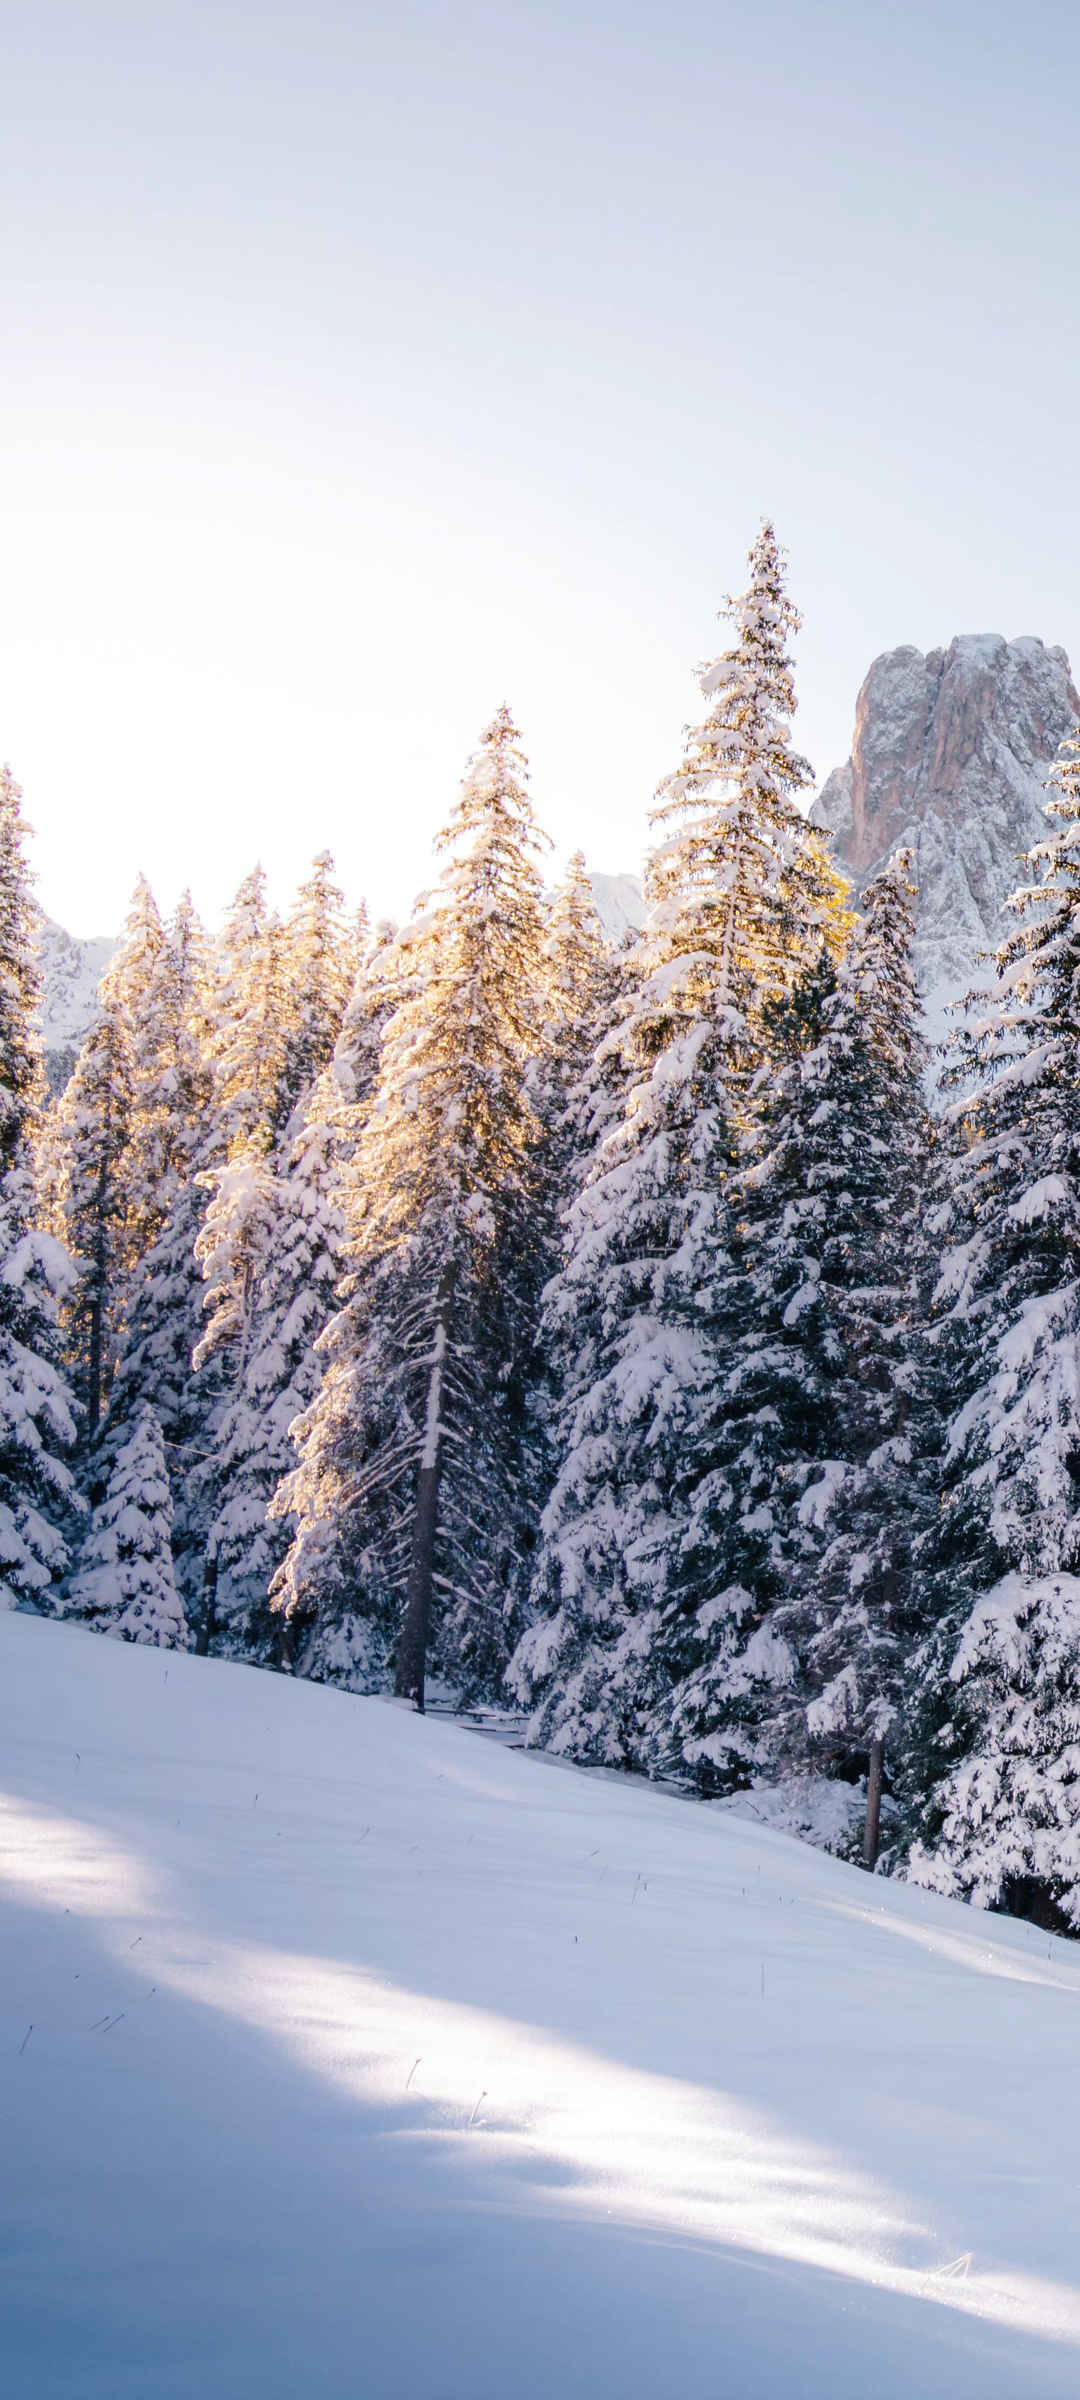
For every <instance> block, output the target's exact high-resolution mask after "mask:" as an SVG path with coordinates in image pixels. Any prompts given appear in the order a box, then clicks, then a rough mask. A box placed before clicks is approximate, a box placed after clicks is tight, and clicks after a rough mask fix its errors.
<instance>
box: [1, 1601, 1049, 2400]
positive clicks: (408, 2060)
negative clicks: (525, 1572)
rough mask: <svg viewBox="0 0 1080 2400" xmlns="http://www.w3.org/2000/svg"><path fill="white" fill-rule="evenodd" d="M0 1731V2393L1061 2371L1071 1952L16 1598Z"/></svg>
mask: <svg viewBox="0 0 1080 2400" xmlns="http://www.w3.org/2000/svg"><path fill="white" fill-rule="evenodd" d="M0 1720H2V1741H3V1755H4V1760H5V1770H4V1786H5V1793H4V1799H3V1803H2V1816H0V1891H2V1894H3V1901H2V1912H0V1991H2V1999H0V2049H2V2054H3V2062H4V2064H3V2096H4V2097H3V2106H4V2136H3V2143H4V2157H5V2164H6V2169H7V2171H6V2173H5V2176H4V2178H3V2203H2V2218H0V2321H2V2324H3V2349H4V2356H5V2365H6V2380H5V2389H6V2390H7V2391H9V2392H10V2393H11V2395H12V2400H193V2396H194V2395H195V2394H196V2393H197V2394H198V2395H199V2400H254V2395H255V2394H258V2395H259V2396H260V2400H299V2396H300V2395H305V2396H306V2395H307V2394H309V2393H310V2394H311V2395H312V2396H313V2400H314V2395H318V2400H346V2395H347V2396H348V2400H355V2395H356V2394H357V2393H359V2392H363V2393H364V2394H369V2395H371V2400H508V2396H509V2395H513V2396H514V2400H550V2396H551V2395H555V2394H557V2395H559V2400H585V2395H586V2394H588V2395H589V2396H590V2400H616V2396H617V2400H624V2396H625V2395H626V2394H628V2393H634V2394H641V2395H643V2396H644V2395H648V2400H684V2396H685V2395H686V2394H688V2393H696V2392H701V2393H710V2394H711V2393H714V2392H715V2393H718V2394H723V2395H724V2396H725V2400H728V2396H729V2395H730V2400H908V2396H909V2395H914V2394H918V2395H919V2396H920V2400H938V2396H940V2400H945V2395H946V2394H947V2395H948V2396H949V2400H1021V2396H1023V2400H1030V2396H1031V2395H1032V2394H1034V2393H1036V2392H1038V2393H1039V2394H1040V2396H1041V2400H1065V2396H1066V2395H1069V2396H1070V2400H1071V2395H1073V2394H1074V2393H1075V2390H1076V2388H1077V2378H1078V2373H1080V2284H1078V2277H1077V2267H1076V2259H1077V2222H1076V2219H1077V2207H1076V2168H1075V2152H1076V2142H1077V2124H1076V2117H1077V2102H1076V2099H1075V2082H1076V2079H1075V2051H1076V2025H1077V2010H1078V2006H1080V1952H1078V1951H1077V1950H1076V1949H1075V1948H1074V1947H1072V1946H1071V1945H1068V1944H1065V1943H1060V1942H1057V1941H1054V1940H1049V1941H1048V1939H1047V1937H1046V1936H1045V1935H1041V1934H1038V1933H1036V1932H1035V1931H1034V1929H1032V1928H1031V1927H1027V1926H1022V1925H1018V1924H1014V1923H1011V1922H1007V1921H1005V1920H1000V1919H993V1920H990V1919H986V1918H980V1917H978V1916H976V1915H974V1914H973V1913H972V1912H970V1911H967V1910H965V1909H963V1908H961V1907H958V1906H955V1905H952V1904H950V1903H947V1902H944V1901H938V1900H934V1899H932V1898H930V1897H928V1896H926V1895H923V1894H919V1893H916V1892H914V1891H912V1890H908V1889H906V1888H903V1887H901V1886H890V1885H888V1884H884V1883H882V1882H880V1881H878V1882H874V1883H870V1882H868V1881H867V1879H866V1878H865V1877H864V1876H862V1875H860V1874H859V1873H858V1872H857V1871H856V1870H855V1869H853V1868H847V1867H844V1866H842V1865H840V1864H838V1863H837V1862H836V1861H834V1860H831V1859H828V1858H825V1857H823V1856H821V1855H819V1854H817V1853H814V1852H812V1851H810V1850H807V1849H804V1848H801V1847H800V1846H798V1845H797V1844H795V1843H794V1842H791V1841H789V1840H787V1839H785V1838H784V1837H783V1836H782V1835H778V1834H775V1833H769V1832H767V1831H765V1830H764V1829H762V1828H761V1827H759V1826H755V1825H752V1824H748V1823H745V1822H742V1821H739V1820H736V1819H734V1818H732V1817H730V1816H728V1815H726V1814H723V1813H720V1812H717V1811H715V1810H709V1809H705V1808H700V1807H695V1806H694V1805H693V1804H691V1803H689V1802H684V1801H680V1800H678V1799H676V1798H672V1797H668V1796H666V1795H664V1794H662V1793H658V1792H656V1791H653V1790H648V1789H646V1788H643V1787H640V1786H637V1785H634V1784H630V1783H626V1782H624V1781H621V1780H617V1779H609V1778H605V1777H603V1776H589V1775H585V1774H582V1773H580V1772H577V1771H574V1770H572V1769H568V1768H559V1767H558V1766H555V1765H553V1764H551V1763H549V1762H547V1761H544V1760H542V1759H537V1758H532V1757H527V1756H522V1755H517V1754H514V1753H511V1752H508V1751H506V1750H503V1749H501V1748H498V1747H496V1746H495V1745H493V1744H491V1743H485V1742H484V1741H482V1740H481V1739H479V1738H478V1737H477V1736H476V1735H474V1734H470V1733H469V1732H468V1731H465V1730H463V1729H462V1728H460V1727H458V1726H455V1725H452V1724H446V1723H440V1722H436V1721H433V1720H430V1719H429V1720H427V1721H423V1720H420V1719H417V1718H415V1717H412V1716H410V1715H407V1714H405V1713H403V1712H401V1711H400V1710H399V1709H397V1708H396V1707H395V1706H393V1705H392V1704H389V1703H385V1702H379V1701H362V1700H354V1699H350V1698H347V1697H345V1696H343V1695H341V1694H335V1693H333V1692H330V1691H327V1690H320V1689H317V1688H314V1687H312V1686H307V1685H299V1684H292V1683H289V1682H287V1681H285V1680H283V1679H280V1678H277V1677H273V1676H269V1675H264V1674H257V1673H253V1672H251V1671H249V1670H245V1669H244V1668H242V1667H232V1666H228V1665H222V1664H218V1663H214V1662H207V1661H200V1660H196V1659H194V1658H191V1657H188V1656H185V1655H177V1654H175V1653H173V1654H168V1655H163V1654H162V1653H159V1652H155V1651H152V1650H145V1649H131V1648H125V1647H123V1646H121V1645H119V1644H115V1643H112V1642H109V1641H106V1640H102V1639H101V1638H99V1637H97V1636H94V1635H92V1634H90V1633H87V1632H84V1631H81V1630H78V1629H72V1628H67V1627H58V1626H55V1625H51V1624H47V1623H44V1622H38V1621H36V1620H33V1619H29V1618H25V1617H19V1616H5V1617H0ZM31 2028H32V2030H31Z"/></svg>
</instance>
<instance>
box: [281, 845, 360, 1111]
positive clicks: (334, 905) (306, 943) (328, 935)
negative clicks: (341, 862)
mask: <svg viewBox="0 0 1080 2400" xmlns="http://www.w3.org/2000/svg"><path fill="white" fill-rule="evenodd" d="M355 965H356V959H355V941H354V939H353V938H351V937H350V935H349V934H348V933H347V931H346V927H345V921H344V915H343V894H342V893H341V891H340V890H339V888H338V886H337V884H336V883H335V882H334V861H333V859H332V858H331V855H330V852H329V850H320V852H319V854H318V856H317V857H316V858H315V859H314V860H313V861H312V868H311V874H310V875H309V877H308V880H307V882H306V883H303V884H301V887H300V890H299V893H298V895H297V899H296V904H295V907H294V908H293V909H292V911H291V913H290V916H289V919H288V923H287V924H286V926H285V929H284V934H283V939H282V971H283V980H284V983H285V987H286V993H287V999H286V1010H287V1022H288V1031H287V1037H286V1042H285V1058H284V1062H283V1073H282V1083H283V1096H282V1113H283V1114H284V1115H285V1117H286V1119H287V1118H288V1117H289V1116H290V1115H291V1113H292V1111H293V1109H294V1108H296V1107H297V1105H298V1103H299V1102H300V1101H302V1100H303V1099H304V1098H305V1097H306V1096H307V1095H308V1094H309V1093H310V1092H311V1090H312V1087H313V1086H314V1084H315V1083H317V1081H318V1079H319V1077H320V1075H322V1074H324V1073H325V1071H326V1069H327V1067H328V1066H329V1064H330V1060H331V1057H332V1056H333V1050H334V1044H335V1042H336V1041H337V1038H338V1034H339V1033H340V1031H341V1021H342V1018H343V1016H344V1014H345V1010H346V1007H347V1006H348V1002H349V997H350V989H351V985H352V981H353V975H354V973H355Z"/></svg>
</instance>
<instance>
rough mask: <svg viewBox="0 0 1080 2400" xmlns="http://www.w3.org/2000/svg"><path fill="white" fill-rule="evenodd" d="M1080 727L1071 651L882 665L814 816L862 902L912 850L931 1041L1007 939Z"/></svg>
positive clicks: (978, 642)
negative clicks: (1025, 866)
mask: <svg viewBox="0 0 1080 2400" xmlns="http://www.w3.org/2000/svg"><path fill="white" fill-rule="evenodd" d="M1078 721H1080V697H1078V696H1077V693H1076V691H1075V689H1074V687H1073V681H1072V675H1071V672H1070V668H1069V661H1068V659H1067V657H1066V655H1065V652H1064V650H1060V649H1047V647H1046V645H1045V643H1043V642H1040V641H1036V640H1034V639H1033V638H1031V637H1027V638H1024V639H1022V640H1020V641H1014V642H1006V641H1004V640H1003V638H1002V636H1001V635H1000V634H996V633H985V634H961V635H960V636H959V637H958V639H957V640H956V641H953V642H950V644H949V647H948V649H947V650H931V651H928V652H927V654H926V656H925V657H924V656H923V654H922V652H921V651H920V650H912V649H904V650H889V651H886V652H885V654H884V656H883V657H881V658H876V659H875V660H874V664H873V666H872V667H871V669H870V672H869V674H868V676H867V678H866V681H865V683H864V684H863V687H862V690H861V692H860V693H859V697H858V700H857V702H856V707H855V740H854V744H853V746H852V754H851V757H850V758H849V760H848V762H847V765H846V766H844V767H839V768H837V769H836V771H835V773H834V774H832V775H830V777H829V779H828V782H827V783H826V784H825V786H824V789H823V790H822V792H821V794H820V797H819V798H818V800H817V801H816V802H815V804H814V809H813V815H814V820H815V822H816V823H817V824H819V825H828V826H831V827H832V829H833V831H834V833H835V835H836V844H835V848H836V855H837V857H838V859H839V861H840V864H841V865H842V866H843V867H844V869H845V870H846V872H847V873H849V874H850V875H851V877H852V879H853V881H854V883H855V886H856V891H858V890H860V889H861V888H862V886H863V885H864V884H866V883H867V882H868V881H869V879H870V877H871V876H872V875H873V874H874V872H875V871H876V869H877V868H878V867H879V866H880V865H881V864H882V862H883V861H884V860H885V859H886V858H887V857H888V855H889V853H890V851H892V850H895V849H897V848H898V847H899V846H900V845H901V844H903V845H905V846H906V847H907V848H909V849H911V850H912V851H914V854H915V862H916V872H917V878H918V884H919V903H918V911H917V920H918V940H917V955H916V963H917V968H918V972H919V979H920V983H921V985H922V988H923V991H924V993H925V995H926V999H927V1014H928V1017H929V1018H930V1020H931V1028H932V1030H934V1031H937V1030H938V1029H939V1021H940V1019H941V1018H942V1016H943V1014H944V1009H945V1007H946V1005H947V1002H948V1001H949V1000H950V999H952V998H954V997H955V996H956V994H957V993H958V992H959V991H962V990H964V989H966V988H967V986H968V985H969V984H970V983H971V982H972V981H976V980H979V979H980V976H979V964H978V962H979V957H980V953H982V952H985V951H986V950H987V949H988V948H992V947H993V945H994V944H995V942H997V941H998V940H999V939H1000V938H1001V933H1002V931H1003V924H1002V913H1001V912H1002V904H1003V902H1004V901H1005V899H1006V898H1007V896H1008V894H1009V893H1010V892H1011V891H1014V890H1015V889H1016V886H1017V884H1018V883H1020V882H1021V881H1023V870H1022V867H1021V863H1020V862H1021V860H1022V858H1023V856H1024V853H1025V852H1026V851H1028V850H1030V849H1031V847H1032V844H1033V843H1034V842H1037V841H1038V840H1039V839H1040V838H1041V836H1042V834H1043V832H1044V831H1045V827H1046V820H1045V815H1044V807H1045V801H1046V792H1045V788H1044V787H1045V784H1046V777H1047V773H1048V770H1049V767H1050V765H1051V763H1052V761H1053V759H1054V756H1055V753H1056V751H1057V748H1058V744H1059V743H1060V741H1061V739H1062V736H1063V735H1064V734H1066V733H1069V732H1071V731H1072V729H1073V728H1074V727H1075V725H1076V724H1077V722H1078Z"/></svg>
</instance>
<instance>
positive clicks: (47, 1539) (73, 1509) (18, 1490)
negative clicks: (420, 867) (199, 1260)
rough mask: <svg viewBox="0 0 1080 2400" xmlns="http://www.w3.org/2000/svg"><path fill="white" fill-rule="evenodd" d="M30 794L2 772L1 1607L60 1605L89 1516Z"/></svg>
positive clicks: (0, 923) (0, 931)
mask: <svg viewBox="0 0 1080 2400" xmlns="http://www.w3.org/2000/svg"><path fill="white" fill-rule="evenodd" d="M21 801H22V794H21V791H20V789H19V786H18V784H17V783H16V782H15V780H14V777H13V775H12V773H11V770H10V768H9V767H4V768H3V769H2V770H0V1609H3V1608H7V1609H10V1608H16V1607H18V1606H19V1605H20V1603H35V1604H38V1605H40V1604H42V1603H43V1602H52V1603H55V1597H56V1589H57V1584H58V1581H59V1579H60V1578H61V1577H62V1575H63V1574H64V1572H65V1570H66V1568H67V1564H68V1550H67V1537H68V1533H69V1530H70V1526H71V1524H72V1521H73V1520H74V1519H75V1517H76V1516H77V1513H78V1509H79V1505H80V1504H79V1501H78V1495H77V1493H76V1490H75V1485H74V1480H73V1477H72V1475H71V1471H70V1468H69V1467H68V1465H67V1462H66V1455H65V1454H66V1453H67V1452H68V1451H69V1450H70V1449H71V1447H72V1445H73V1443H74V1440H75V1431H76V1420H75V1408H74V1403H73V1398H72V1394H71V1391H70V1388H69V1386H68V1383H67V1381H66V1378H65V1377H64V1375H63V1373H62V1371H61V1365H60V1358H61V1344H60V1336H59V1329H58V1322H57V1312H58V1307H59V1304H60V1302H61V1301H62V1300H63V1299H64V1298H65V1296H66V1294H67V1293H68V1291H69V1290H70V1287H71V1283H72V1280H73V1271H72V1266H71V1261H70V1259H69V1258H68V1257H67V1255H66V1253H65V1252H64V1251H63V1250H62V1249H61V1247H60V1246H59V1244H58V1243H57V1242H56V1241H55V1240H53V1239H52V1238H51V1237H50V1236H49V1235H48V1234H46V1233H44V1232H41V1231H39V1230H38V1229H37V1227H36V1226H35V1223H34V1198H33V1184H32V1178H31V1171H30V1169H31V1142H32V1137H33V1134H34V1132H35V1129H36V1123H37V1114H38V1109H39V1106H40V1102H41V1097H42V1094H43V1091H44V1076H43V1072H42V1060H41V1041H40V1032H39V1028H38V1010H39V1006H40V991H41V987H40V979H39V975H38V969H37V959H36V955H35V948H34V938H33V904H32V901H31V898H30V874H29V869H28V867H27V865H26V860H25V857H24V850H23V844H24V839H25V831H26V828H25V826H24V824H23V819H22V809H21Z"/></svg>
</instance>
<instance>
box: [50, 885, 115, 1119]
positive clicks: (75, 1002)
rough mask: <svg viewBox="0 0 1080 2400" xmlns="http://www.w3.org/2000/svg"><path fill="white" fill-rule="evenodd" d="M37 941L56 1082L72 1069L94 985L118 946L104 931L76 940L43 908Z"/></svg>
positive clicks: (92, 1008) (92, 1007) (91, 1010)
mask: <svg viewBox="0 0 1080 2400" xmlns="http://www.w3.org/2000/svg"><path fill="white" fill-rule="evenodd" d="M39 943H40V947H39V952H38V956H39V961H40V965H41V971H42V975H43V978H44V983H45V1000H44V1006H43V1009H42V1017H41V1026H42V1037H43V1040H44V1043H45V1052H46V1058H47V1061H48V1066H49V1078H50V1081H51V1082H52V1083H53V1085H54V1086H55V1085H57V1084H58V1083H62V1082H63V1081H64V1080H65V1079H66V1077H67V1075H68V1074H70V1072H71V1067H72V1064H73V1062H74V1058H75V1053H76V1051H77V1050H78V1049H79V1047H80V1045H81V1043H82V1042H83V1041H85V1039H86V1036H87V1034H88V1033H89V1031H90V1027H91V1025H92V1024H93V1022H94V1016H95V1012H96V1008H97V988H98V984H99V983H100V981H101V978H102V976H103V974H104V972H105V969H106V967H107V966H108V964H109V960H110V959H111V958H112V957H113V956H114V955H115V952H116V950H117V948H118V946H119V945H118V943H117V941H116V939H115V937H111V936H109V935H107V934H103V935H99V936H97V937H96V938H95V939H93V940H90V941H79V940H78V939H77V938H76V936H75V935H74V934H72V933H65V931H64V928H63V926H62V925H57V924H56V923H55V922H54V920H53V918H52V917H47V916H46V915H45V913H44V910H42V912H41V915H40V932H39Z"/></svg>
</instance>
